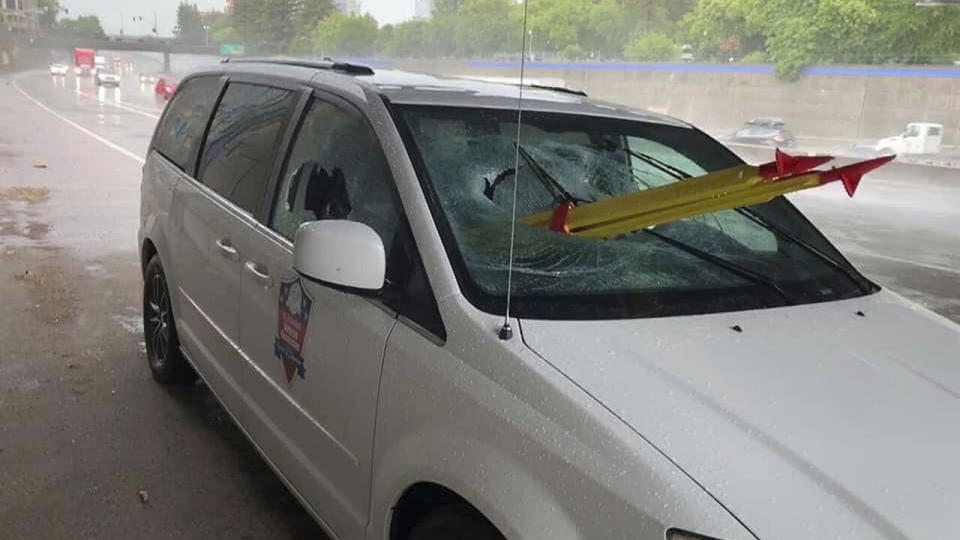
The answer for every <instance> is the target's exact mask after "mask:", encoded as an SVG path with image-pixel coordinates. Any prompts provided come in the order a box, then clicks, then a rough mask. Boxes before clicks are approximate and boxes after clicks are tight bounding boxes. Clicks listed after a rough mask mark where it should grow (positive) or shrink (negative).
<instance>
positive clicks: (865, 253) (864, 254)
mask: <svg viewBox="0 0 960 540" xmlns="http://www.w3.org/2000/svg"><path fill="white" fill-rule="evenodd" d="M840 251H841V253H850V254H853V255H860V256H862V257H869V258H872V259H881V260H885V261H890V262H896V263H900V264H907V265H910V266H919V267H921V268H926V269H928V270H936V271H937V272H945V273H947V274H956V275H958V276H960V270H958V269H956V268H950V267H947V266H941V265H939V264H930V263H923V262H918V261H911V260H909V259H903V258H901V257H893V256H890V255H880V254H879V253H871V252H869V251H862V250H859V249H841V250H840Z"/></svg>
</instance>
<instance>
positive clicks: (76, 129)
mask: <svg viewBox="0 0 960 540" xmlns="http://www.w3.org/2000/svg"><path fill="white" fill-rule="evenodd" d="M144 63H145V64H148V67H149V69H156V68H158V67H159V65H153V64H152V63H149V62H144ZM135 74H136V73H134V75H135ZM38 102H39V103H38ZM162 106H163V105H162V103H157V102H156V101H155V99H154V97H153V89H152V87H145V88H143V89H141V88H140V86H139V84H137V82H136V80H135V77H134V78H131V77H129V76H126V77H125V78H124V81H123V83H122V84H121V87H120V89H112V88H105V89H98V88H96V87H95V86H94V85H93V82H92V80H91V79H82V80H80V81H79V82H78V81H77V79H76V78H75V77H73V76H72V75H71V76H68V77H67V78H65V79H58V80H55V79H52V78H51V77H50V76H49V75H48V74H46V73H27V74H21V75H9V76H0V299H2V303H0V305H2V309H0V328H2V329H3V330H2V332H3V334H2V336H0V539H3V540H14V539H35V538H103V539H108V538H109V539H112V538H138V539H139V538H145V539H147V538H178V539H179V538H191V539H192V538H204V539H206V538H243V539H259V538H264V539H273V538H298V539H299V538H325V536H324V535H323V533H322V531H321V530H320V528H319V526H317V525H316V524H315V523H314V522H313V520H312V519H311V518H310V516H309V515H308V514H307V513H306V511H304V510H303V509H302V507H301V506H300V505H299V503H298V502H297V501H296V500H295V499H294V498H293V496H292V495H291V494H290V493H289V492H288V491H287V490H286V488H285V487H284V486H283V485H282V483H281V482H280V480H279V479H278V478H277V477H276V476H275V475H274V474H273V472H272V471H271V470H270V469H269V468H268V466H267V465H266V464H265V462H264V461H263V460H262V459H260V457H259V455H258V454H257V453H256V451H255V450H254V448H253V447H252V446H251V445H250V444H249V443H248V442H247V441H246V439H245V438H244V437H243V435H242V434H241V433H240V431H239V430H238V429H237V428H236V427H235V426H234V425H233V423H232V422H231V420H230V419H229V417H228V416H227V414H226V413H225V412H224V411H223V409H222V408H221V407H220V406H219V405H218V404H217V402H216V400H215V398H214V397H213V396H212V394H211V393H210V391H209V390H207V389H206V388H205V387H203V386H184V387H176V388H163V387H160V386H158V385H157V384H155V383H154V382H153V380H152V379H151V377H150V374H149V370H148V368H147V365H146V359H145V355H144V344H143V336H142V335H141V321H140V308H139V305H140V288H141V278H140V273H139V262H138V259H137V248H136V231H137V222H138V212H139V192H140V186H139V184H140V180H139V179H140V167H141V163H142V161H141V159H142V158H141V156H143V154H144V153H145V150H146V148H147V145H148V143H149V138H150V136H151V134H152V131H153V126H154V124H155V123H156V118H157V116H158V115H159V113H160V111H161V107H162ZM141 491H143V492H144V494H145V496H146V500H145V501H144V500H142V498H141V495H140V492H141Z"/></svg>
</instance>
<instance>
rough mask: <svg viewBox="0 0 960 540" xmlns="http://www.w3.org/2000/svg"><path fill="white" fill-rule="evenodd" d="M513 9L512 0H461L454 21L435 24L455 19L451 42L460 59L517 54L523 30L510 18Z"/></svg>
mask: <svg viewBox="0 0 960 540" xmlns="http://www.w3.org/2000/svg"><path fill="white" fill-rule="evenodd" d="M515 7H516V4H514V3H513V2H511V0H463V2H462V3H461V4H460V8H459V10H458V11H457V13H456V17H455V19H454V18H452V17H451V18H448V19H444V18H443V17H441V18H439V19H437V21H447V22H443V23H442V24H443V25H447V24H453V23H454V20H455V24H456V26H455V27H454V28H455V30H456V31H455V34H454V42H455V44H456V51H457V53H458V54H459V55H460V56H464V57H477V56H487V55H491V54H494V53H498V52H515V53H516V54H517V55H519V54H520V49H521V47H522V46H523V45H522V37H523V36H522V35H521V34H522V33H523V27H522V25H520V24H518V23H517V22H516V21H515V20H514V19H513V18H512V17H511V12H512V11H513V9H514V8H515ZM437 28H438V29H439V28H442V26H440V25H438V26H437ZM437 50H439V49H437Z"/></svg>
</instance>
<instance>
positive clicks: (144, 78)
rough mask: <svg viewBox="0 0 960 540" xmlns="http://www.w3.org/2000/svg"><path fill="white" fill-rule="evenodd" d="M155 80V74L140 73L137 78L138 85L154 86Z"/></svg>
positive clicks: (156, 76)
mask: <svg viewBox="0 0 960 540" xmlns="http://www.w3.org/2000/svg"><path fill="white" fill-rule="evenodd" d="M157 78H158V75H157V74H156V73H141V74H140V76H139V79H140V84H156V82H157Z"/></svg>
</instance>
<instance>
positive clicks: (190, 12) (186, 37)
mask: <svg viewBox="0 0 960 540" xmlns="http://www.w3.org/2000/svg"><path fill="white" fill-rule="evenodd" d="M173 34H174V35H175V36H177V39H179V40H181V41H185V42H187V43H203V40H204V32H203V19H202V18H201V17H200V10H199V9H197V5H196V4H188V3H186V2H181V3H180V5H179V6H177V26H175V27H174V29H173Z"/></svg>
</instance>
